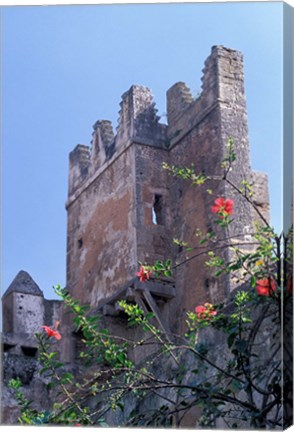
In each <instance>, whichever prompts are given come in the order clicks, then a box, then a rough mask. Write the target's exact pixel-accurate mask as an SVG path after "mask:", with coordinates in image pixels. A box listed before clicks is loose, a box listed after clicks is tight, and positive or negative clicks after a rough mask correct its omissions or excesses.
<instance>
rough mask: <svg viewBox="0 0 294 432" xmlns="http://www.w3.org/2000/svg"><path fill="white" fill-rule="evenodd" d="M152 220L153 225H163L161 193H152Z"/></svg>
mask: <svg viewBox="0 0 294 432" xmlns="http://www.w3.org/2000/svg"><path fill="white" fill-rule="evenodd" d="M152 222H153V224H154V225H163V199H162V196H161V195H157V194H155V195H154V201H153V207H152Z"/></svg>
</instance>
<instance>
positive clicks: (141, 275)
mask: <svg viewBox="0 0 294 432" xmlns="http://www.w3.org/2000/svg"><path fill="white" fill-rule="evenodd" d="M150 273H151V272H150V270H146V269H145V268H144V266H141V267H140V271H138V272H137V273H136V276H138V277H139V278H140V282H145V281H146V280H149V278H150Z"/></svg>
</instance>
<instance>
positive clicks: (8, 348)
mask: <svg viewBox="0 0 294 432" xmlns="http://www.w3.org/2000/svg"><path fill="white" fill-rule="evenodd" d="M14 347H15V345H11V344H8V343H4V344H3V351H4V352H8V351H10V350H11V349H12V348H14Z"/></svg>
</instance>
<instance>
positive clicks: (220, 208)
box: [211, 198, 234, 217]
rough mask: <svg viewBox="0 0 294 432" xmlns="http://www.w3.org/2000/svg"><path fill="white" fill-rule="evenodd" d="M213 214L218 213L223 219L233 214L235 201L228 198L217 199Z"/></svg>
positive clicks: (212, 209)
mask: <svg viewBox="0 0 294 432" xmlns="http://www.w3.org/2000/svg"><path fill="white" fill-rule="evenodd" d="M211 211H212V212H213V213H218V214H219V215H220V216H221V217H224V216H228V215H231V214H233V211H234V201H233V200H231V199H229V198H227V199H225V198H217V199H216V200H215V201H214V206H212V207H211Z"/></svg>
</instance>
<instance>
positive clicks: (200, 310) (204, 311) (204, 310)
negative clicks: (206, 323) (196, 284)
mask: <svg viewBox="0 0 294 432" xmlns="http://www.w3.org/2000/svg"><path fill="white" fill-rule="evenodd" d="M195 312H196V314H197V318H200V319H205V318H207V319H208V320H210V319H211V317H213V316H215V315H216V314H217V312H216V311H215V310H213V306H212V305H211V304H210V303H204V306H202V305H201V306H196V308H195Z"/></svg>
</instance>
